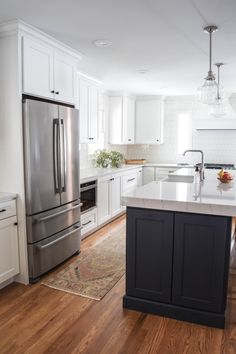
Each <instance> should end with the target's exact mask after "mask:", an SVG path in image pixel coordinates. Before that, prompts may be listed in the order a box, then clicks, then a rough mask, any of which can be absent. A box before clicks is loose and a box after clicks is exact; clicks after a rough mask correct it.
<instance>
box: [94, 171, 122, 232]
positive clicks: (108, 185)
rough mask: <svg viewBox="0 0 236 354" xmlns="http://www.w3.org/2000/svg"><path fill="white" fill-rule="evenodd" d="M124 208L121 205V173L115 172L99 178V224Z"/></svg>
mask: <svg viewBox="0 0 236 354" xmlns="http://www.w3.org/2000/svg"><path fill="white" fill-rule="evenodd" d="M122 210H123V208H122V206H121V175H119V174H115V175H112V176H111V175H110V176H106V177H103V178H100V179H99V180H98V225H101V224H103V223H104V222H106V221H108V220H109V219H111V218H112V217H114V216H116V215H117V214H119V213H120V212H121V211H122Z"/></svg>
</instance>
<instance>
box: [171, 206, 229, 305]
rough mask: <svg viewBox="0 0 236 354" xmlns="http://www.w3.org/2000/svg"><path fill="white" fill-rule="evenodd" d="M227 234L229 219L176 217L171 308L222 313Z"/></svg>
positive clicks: (190, 216)
mask: <svg viewBox="0 0 236 354" xmlns="http://www.w3.org/2000/svg"><path fill="white" fill-rule="evenodd" d="M229 232H230V218H227V217H221V216H210V215H196V214H185V213H176V214H175V231H174V258H173V260H174V261H173V287H172V303H173V304H175V305H181V306H185V307H190V308H194V309H199V310H206V311H212V312H223V311H224V309H225V305H226V304H225V299H226V296H225V293H226V290H227V289H226V287H227V275H225V269H226V266H227V264H226V263H227V260H228V258H227V256H226V254H227V251H228V248H229V245H228V244H229V240H230V237H229ZM227 236H228V237H227ZM228 253H229V252H228Z"/></svg>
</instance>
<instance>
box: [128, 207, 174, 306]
mask: <svg viewBox="0 0 236 354" xmlns="http://www.w3.org/2000/svg"><path fill="white" fill-rule="evenodd" d="M127 213H128V222H127V260H126V290H127V291H126V294H127V295H130V296H134V297H139V298H145V299H149V300H154V301H162V302H170V300H171V280H172V252H173V224H174V223H173V221H174V214H173V213H172V212H166V211H152V210H147V209H146V210H145V209H135V208H128V212H127Z"/></svg>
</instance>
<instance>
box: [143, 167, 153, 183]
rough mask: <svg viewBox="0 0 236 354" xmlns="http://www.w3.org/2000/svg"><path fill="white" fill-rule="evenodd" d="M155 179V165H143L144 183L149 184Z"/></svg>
mask: <svg viewBox="0 0 236 354" xmlns="http://www.w3.org/2000/svg"><path fill="white" fill-rule="evenodd" d="M154 180H155V167H152V166H151V167H149V166H144V167H143V184H148V183H150V182H152V181H154Z"/></svg>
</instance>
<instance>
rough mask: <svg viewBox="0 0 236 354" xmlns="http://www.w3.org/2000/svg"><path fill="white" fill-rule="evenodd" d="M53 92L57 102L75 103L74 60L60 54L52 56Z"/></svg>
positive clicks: (56, 53)
mask: <svg viewBox="0 0 236 354" xmlns="http://www.w3.org/2000/svg"><path fill="white" fill-rule="evenodd" d="M54 90H55V98H56V99H57V100H60V101H64V102H69V103H76V93H77V90H76V60H75V59H74V58H71V57H70V56H69V55H67V54H64V53H60V52H55V54H54Z"/></svg>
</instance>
